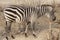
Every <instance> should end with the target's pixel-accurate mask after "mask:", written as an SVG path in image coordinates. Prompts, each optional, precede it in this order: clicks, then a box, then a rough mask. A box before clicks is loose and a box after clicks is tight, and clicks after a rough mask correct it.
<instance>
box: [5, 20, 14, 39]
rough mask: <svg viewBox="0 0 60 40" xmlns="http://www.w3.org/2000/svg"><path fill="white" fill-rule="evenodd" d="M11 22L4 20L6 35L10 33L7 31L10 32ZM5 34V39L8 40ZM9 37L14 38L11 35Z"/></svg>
mask: <svg viewBox="0 0 60 40" xmlns="http://www.w3.org/2000/svg"><path fill="white" fill-rule="evenodd" d="M11 24H12V22H9V21H6V27H5V30H6V35H7V36H8V35H10V34H9V33H10V32H11ZM7 36H6V39H7V40H8V37H7ZM11 37H12V38H13V39H14V37H13V35H11Z"/></svg>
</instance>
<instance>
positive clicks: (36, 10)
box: [3, 5, 56, 38]
mask: <svg viewBox="0 0 60 40" xmlns="http://www.w3.org/2000/svg"><path fill="white" fill-rule="evenodd" d="M3 12H4V16H5V19H6V28H5V29H6V32H7V33H9V32H10V31H11V24H12V22H13V21H16V22H18V23H22V25H23V24H24V25H27V26H26V30H25V35H27V34H26V33H27V28H28V24H30V23H31V27H33V24H34V22H33V21H32V19H31V17H32V16H33V17H35V16H34V15H35V14H36V16H37V18H39V17H41V16H43V15H46V16H47V17H48V18H50V19H51V20H52V21H55V19H56V17H55V15H54V11H53V7H52V6H51V5H41V6H39V7H30V6H17V5H10V6H9V7H6V8H5V9H4V10H3ZM31 15H32V16H31ZM32 30H34V29H33V28H32ZM33 35H34V36H35V34H34V31H33ZM6 38H7V37H6Z"/></svg>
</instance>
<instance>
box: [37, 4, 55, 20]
mask: <svg viewBox="0 0 60 40" xmlns="http://www.w3.org/2000/svg"><path fill="white" fill-rule="evenodd" d="M38 9H39V11H38V14H37V15H38V17H41V16H43V15H46V16H47V17H48V18H49V19H50V20H51V21H55V20H56V16H55V11H54V7H53V6H52V5H41V6H39V7H38Z"/></svg>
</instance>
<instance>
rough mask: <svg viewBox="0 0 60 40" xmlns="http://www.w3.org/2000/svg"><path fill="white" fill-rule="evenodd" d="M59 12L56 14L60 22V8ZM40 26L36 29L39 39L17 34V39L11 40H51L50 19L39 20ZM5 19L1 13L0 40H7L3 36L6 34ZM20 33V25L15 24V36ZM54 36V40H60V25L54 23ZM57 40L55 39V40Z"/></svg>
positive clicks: (13, 26) (13, 29)
mask: <svg viewBox="0 0 60 40" xmlns="http://www.w3.org/2000/svg"><path fill="white" fill-rule="evenodd" d="M56 10H57V12H56V13H55V15H56V17H57V20H60V8H57V9H56ZM38 22H39V24H38V25H37V26H36V27H35V28H36V30H35V31H36V35H37V38H35V37H34V36H32V34H29V35H28V37H25V36H24V34H16V35H14V37H15V39H12V38H10V39H9V40H49V34H50V33H49V23H48V19H47V18H46V17H45V16H43V17H41V18H39V19H38V20H37V23H38ZM5 26H6V25H5V18H4V14H3V13H2V12H0V40H6V38H5V36H1V35H2V34H3V33H4V32H5ZM17 31H18V24H17V23H13V25H12V33H13V34H15V33H16V32H17ZM52 35H53V36H54V38H57V39H58V40H60V24H56V23H53V25H52ZM57 39H56V40H57ZM53 40H55V39H53Z"/></svg>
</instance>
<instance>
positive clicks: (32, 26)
mask: <svg viewBox="0 0 60 40" xmlns="http://www.w3.org/2000/svg"><path fill="white" fill-rule="evenodd" d="M34 29H35V22H33V23H31V31H32V34H33V36H34V37H36V34H35V31H34Z"/></svg>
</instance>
